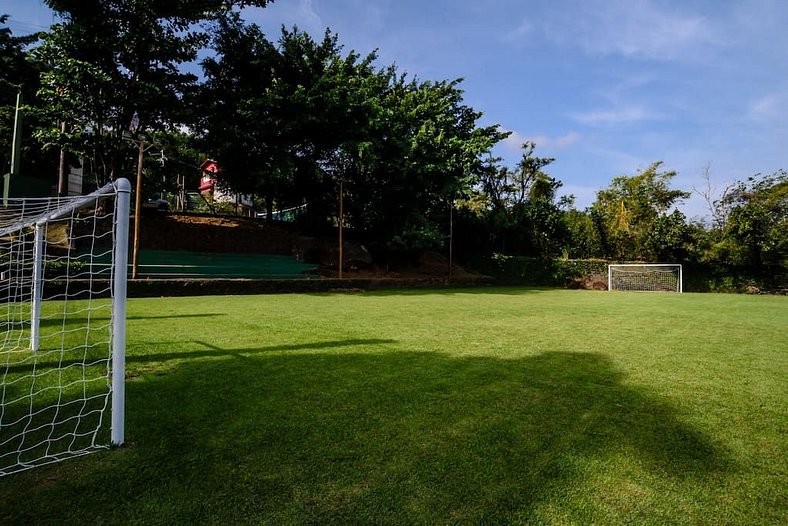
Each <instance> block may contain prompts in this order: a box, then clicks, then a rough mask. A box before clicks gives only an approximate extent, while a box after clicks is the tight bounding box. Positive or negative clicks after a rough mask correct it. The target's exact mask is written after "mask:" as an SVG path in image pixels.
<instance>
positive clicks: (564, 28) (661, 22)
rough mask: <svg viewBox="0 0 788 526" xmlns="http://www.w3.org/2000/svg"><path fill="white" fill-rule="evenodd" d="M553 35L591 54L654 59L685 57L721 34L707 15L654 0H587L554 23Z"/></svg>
mask: <svg viewBox="0 0 788 526" xmlns="http://www.w3.org/2000/svg"><path fill="white" fill-rule="evenodd" d="M549 35H550V36H551V37H552V38H554V39H555V40H558V41H561V42H564V43H567V44H570V45H578V46H580V47H582V48H584V49H585V50H586V51H587V52H589V53H592V54H603V55H608V54H618V55H623V56H625V57H632V58H646V59H656V60H683V59H686V58H689V57H691V56H692V55H693V54H694V53H695V52H697V51H698V50H702V49H703V48H705V47H706V46H709V45H716V44H718V43H720V42H721V40H722V39H720V38H718V37H717V35H716V31H715V29H714V27H713V24H712V23H711V21H710V20H709V19H708V18H706V17H704V16H701V15H699V14H693V13H687V12H681V11H679V9H676V8H674V9H668V8H664V7H661V6H657V5H656V4H655V3H654V2H653V1H651V0H596V1H590V2H585V3H584V4H583V5H582V10H581V11H580V12H578V13H576V14H575V15H574V16H572V17H566V16H564V17H563V18H562V19H561V20H560V21H559V22H556V23H554V24H551V25H550V29H549Z"/></svg>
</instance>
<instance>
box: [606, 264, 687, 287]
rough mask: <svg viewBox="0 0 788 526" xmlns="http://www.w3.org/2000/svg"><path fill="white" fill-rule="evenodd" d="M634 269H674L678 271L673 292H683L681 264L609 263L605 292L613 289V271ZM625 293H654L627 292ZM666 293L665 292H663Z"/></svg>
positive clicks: (682, 268) (682, 269)
mask: <svg viewBox="0 0 788 526" xmlns="http://www.w3.org/2000/svg"><path fill="white" fill-rule="evenodd" d="M635 267H640V268H643V267H654V268H666V267H670V268H675V269H678V280H677V283H676V290H675V292H677V293H679V294H681V293H683V292H684V267H683V266H682V264H681V263H611V264H609V265H608V266H607V290H608V292H612V291H614V290H618V289H614V288H613V270H614V269H617V268H635ZM627 292H655V291H648V290H642V291H634V290H633V291H627ZM665 292H667V291H665Z"/></svg>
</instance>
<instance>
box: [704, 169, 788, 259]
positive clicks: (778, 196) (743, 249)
mask: <svg viewBox="0 0 788 526" xmlns="http://www.w3.org/2000/svg"><path fill="white" fill-rule="evenodd" d="M719 207H720V208H721V209H722V211H721V212H720V214H721V215H724V216H726V217H727V221H726V223H725V226H724V228H723V230H722V236H721V241H720V242H718V243H717V245H716V246H715V249H714V250H715V253H716V256H717V258H719V259H722V260H728V262H730V263H735V264H743V265H750V266H753V267H761V266H763V265H765V264H772V265H786V263H788V173H786V172H785V171H784V170H779V171H777V172H775V173H774V174H772V175H769V176H760V175H756V176H753V177H750V178H748V179H747V180H746V181H739V182H738V183H737V184H736V185H734V187H733V188H732V189H731V190H730V191H729V192H728V193H727V194H726V195H725V197H724V198H723V199H722V200H721V201H720V203H719Z"/></svg>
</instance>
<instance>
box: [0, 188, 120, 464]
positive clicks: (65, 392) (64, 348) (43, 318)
mask: <svg viewBox="0 0 788 526" xmlns="http://www.w3.org/2000/svg"><path fill="white" fill-rule="evenodd" d="M129 193H130V185H129V182H128V181H127V180H125V179H119V180H117V181H115V182H114V183H111V184H109V185H107V186H105V187H103V188H101V189H100V190H98V191H96V192H94V193H92V194H90V195H87V196H82V197H70V198H43V199H6V200H3V201H2V202H0V345H2V346H1V347H0V476H2V475H8V474H11V473H16V472H18V471H22V470H25V469H29V468H32V467H35V466H39V465H43V464H49V463H52V462H58V461H61V460H64V459H67V458H71V457H75V456H80V455H84V454H87V453H90V452H92V451H95V450H97V449H101V448H107V447H109V445H110V444H116V445H119V444H122V443H123V441H124V428H123V413H124V392H125V387H124V385H125V384H124V375H125V339H126V273H127V265H128V228H129Z"/></svg>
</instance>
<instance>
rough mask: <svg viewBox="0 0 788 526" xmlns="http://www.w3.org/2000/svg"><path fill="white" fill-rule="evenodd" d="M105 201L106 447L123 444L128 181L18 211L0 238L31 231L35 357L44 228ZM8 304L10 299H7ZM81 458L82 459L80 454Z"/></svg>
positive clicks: (31, 324)
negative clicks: (108, 235) (108, 237)
mask: <svg viewBox="0 0 788 526" xmlns="http://www.w3.org/2000/svg"><path fill="white" fill-rule="evenodd" d="M108 197H111V198H113V199H114V201H113V205H112V206H113V207H114V212H113V217H114V220H113V223H112V226H111V229H112V234H113V236H112V239H113V244H112V246H111V253H112V264H111V265H107V267H106V268H107V269H108V270H111V279H112V281H111V283H109V289H108V291H111V302H110V304H111V320H110V324H109V331H110V334H109V339H108V341H107V343H108V344H109V346H110V351H111V356H109V364H110V366H111V368H112V370H111V375H110V377H109V378H108V380H109V382H110V384H111V392H110V403H111V405H110V415H109V416H110V418H109V420H110V430H109V435H110V436H109V442H110V445H111V446H120V445H123V443H124V442H125V394H126V393H125V391H126V389H125V375H126V371H125V369H126V289H127V281H128V252H129V246H128V239H129V211H130V199H131V184H130V182H129V181H128V180H127V179H125V178H119V179H117V180H115V181H113V182H110V183H108V184H107V185H105V186H103V187H102V188H100V189H98V190H96V191H95V192H92V193H90V194H88V195H85V196H82V197H77V198H65V199H64V200H63V201H62V203H61V204H59V206H58V203H60V201H59V199H58V198H52V202H53V203H55V205H54V206H52V207H51V208H47V209H46V210H45V211H43V212H41V213H37V214H34V215H29V216H25V215H24V208H23V209H22V215H21V216H20V218H19V220H18V221H16V222H13V223H10V222H9V223H6V226H4V227H3V228H0V238H8V237H9V236H11V237H13V236H17V235H21V233H22V232H32V237H33V241H32V261H31V262H30V264H31V266H32V269H31V270H32V272H31V282H32V283H31V285H30V286H31V289H32V290H31V293H30V307H29V309H30V310H29V316H30V318H29V319H30V321H29V331H30V332H29V349H30V352H32V353H34V354H35V353H37V352H38V351H39V339H40V335H41V330H40V327H41V320H42V304H43V303H44V297H43V289H44V283H45V281H44V267H45V265H46V264H47V263H46V261H48V260H47V254H46V249H45V245H46V243H47V240H46V239H45V236H46V229H47V225H48V224H50V223H53V222H57V221H58V220H63V219H66V218H68V217H69V216H70V215H73V214H75V213H77V212H78V211H79V210H83V209H85V208H88V207H90V206H92V205H96V206H97V204H98V203H99V202H100V201H102V200H103V199H106V198H108ZM18 202H20V203H22V202H24V200H19V201H18ZM0 206H6V207H7V206H8V201H5V202H3V203H1V204H0ZM28 268H31V267H28ZM91 272H92V270H91ZM91 279H92V278H91ZM8 301H11V300H10V299H9V300H8ZM0 351H3V352H5V351H6V349H5V348H2V349H0ZM11 352H13V351H11ZM81 454H84V452H83V453H81ZM72 457H73V455H71V456H68V455H64V456H62V457H53V458H54V460H49V461H45V462H41V463H38V462H31V463H30V464H29V465H28V464H25V465H22V464H20V465H18V466H17V468H15V469H14V467H13V466H8V467H9V468H11V469H10V470H8V471H5V470H3V471H0V476H3V475H8V474H11V473H16V472H18V471H22V470H25V469H29V468H31V467H35V466H38V465H44V464H48V463H51V462H58V461H61V460H64V459H66V458H72ZM19 466H21V467H19ZM0 468H2V466H0Z"/></svg>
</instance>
